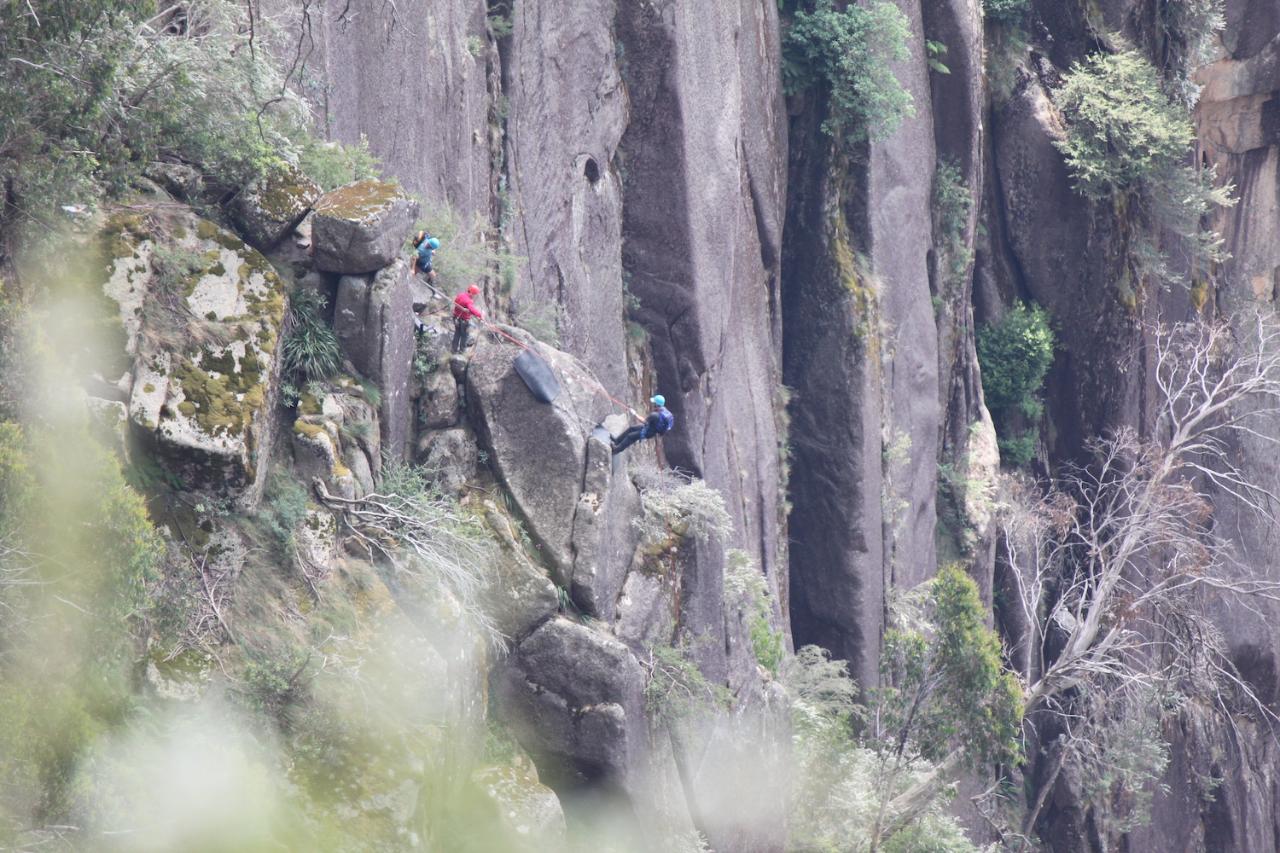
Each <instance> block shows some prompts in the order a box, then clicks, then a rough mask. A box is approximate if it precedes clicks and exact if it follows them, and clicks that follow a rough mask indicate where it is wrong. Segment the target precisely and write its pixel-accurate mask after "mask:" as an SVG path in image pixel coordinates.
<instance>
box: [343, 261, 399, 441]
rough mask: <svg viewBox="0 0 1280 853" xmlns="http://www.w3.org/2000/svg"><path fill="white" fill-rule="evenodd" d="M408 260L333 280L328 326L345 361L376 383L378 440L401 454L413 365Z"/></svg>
mask: <svg viewBox="0 0 1280 853" xmlns="http://www.w3.org/2000/svg"><path fill="white" fill-rule="evenodd" d="M408 276H409V265H408V262H406V261H405V260H404V259H399V260H397V261H395V262H394V263H393V264H392V265H391V266H389V267H387V268H386V269H383V270H382V271H380V272H379V273H378V274H377V275H373V276H368V275H361V276H356V275H346V276H343V277H342V278H341V279H339V281H338V298H337V304H336V305H335V307H334V315H333V330H334V332H335V333H336V334H337V336H338V342H339V343H340V344H341V345H342V350H343V352H344V353H346V355H347V357H348V358H349V359H351V363H352V364H353V365H355V368H356V369H357V370H359V371H360V373H361V374H363V375H364V376H365V378H367V379H369V380H371V381H372V382H373V383H374V384H375V385H377V386H378V390H379V391H380V392H381V395H382V399H381V401H380V404H379V410H380V411H379V414H380V417H381V422H380V425H381V429H382V446H383V447H384V448H385V449H386V450H387V452H388V453H390V454H391V455H392V456H393V457H396V458H401V457H403V456H405V454H406V451H407V448H408V444H409V432H410V428H411V426H412V422H413V407H412V402H411V400H410V399H409V390H410V389H409V379H410V376H411V375H412V370H413V353H414V342H413V306H412V302H411V299H410V295H409V287H408V280H407V279H408Z"/></svg>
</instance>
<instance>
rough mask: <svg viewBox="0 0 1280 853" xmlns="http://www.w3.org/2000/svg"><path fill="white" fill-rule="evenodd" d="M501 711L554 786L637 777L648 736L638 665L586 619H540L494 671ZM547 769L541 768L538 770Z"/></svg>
mask: <svg viewBox="0 0 1280 853" xmlns="http://www.w3.org/2000/svg"><path fill="white" fill-rule="evenodd" d="M496 679H497V680H496V684H495V690H496V691H497V694H498V698H499V700H500V702H501V705H500V707H501V708H502V714H503V716H504V718H505V719H506V720H507V722H508V724H509V725H510V726H511V727H512V728H513V729H514V730H515V731H516V732H517V734H518V735H519V738H520V742H521V743H522V744H523V745H524V746H525V747H526V748H527V749H529V751H530V752H531V753H533V754H534V756H535V758H538V759H540V764H539V766H540V767H543V768H545V767H554V768H555V770H554V771H553V772H552V773H551V774H547V775H548V781H549V783H550V784H551V785H552V787H553V788H559V787H561V786H566V787H567V786H571V785H572V784H574V780H577V781H579V782H581V781H585V780H588V779H591V780H607V781H609V782H611V783H612V784H614V785H617V786H620V787H622V788H623V789H626V788H627V787H628V786H631V785H635V784H638V783H639V781H640V780H639V779H638V778H637V771H638V769H639V768H640V767H641V760H642V754H643V751H644V750H645V748H646V745H647V740H648V734H647V732H648V724H647V722H646V720H645V714H644V684H645V678H644V671H643V670H642V669H641V668H640V664H639V663H638V662H637V661H636V659H635V658H634V657H633V656H632V655H631V653H630V652H629V651H628V650H627V647H626V646H624V645H623V644H622V643H620V642H618V641H617V640H615V639H613V638H611V637H608V636H606V635H605V634H603V633H601V632H599V631H595V630H592V629H591V628H588V627H586V626H584V625H580V624H577V623H575V622H570V621H569V620H567V619H563V618H557V619H552V620H551V621H549V622H546V623H544V624H543V625H542V627H540V628H539V629H538V630H537V631H535V632H534V633H533V634H531V635H530V636H529V637H528V638H527V639H526V640H525V641H524V642H522V643H521V644H520V645H519V646H518V647H517V648H516V649H515V650H514V651H513V652H512V654H511V657H510V658H508V660H507V661H506V662H505V663H504V664H503V665H502V667H501V669H500V670H499V672H498V674H497V676H496ZM545 773H546V771H545V770H544V774H545Z"/></svg>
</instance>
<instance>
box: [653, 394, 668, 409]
mask: <svg viewBox="0 0 1280 853" xmlns="http://www.w3.org/2000/svg"><path fill="white" fill-rule="evenodd" d="M649 402H650V403H653V404H654V405H655V406H665V405H666V404H667V398H666V397H664V396H662V395H661V394H654V395H653V396H652V397H650V398H649Z"/></svg>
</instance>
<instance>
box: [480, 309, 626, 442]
mask: <svg viewBox="0 0 1280 853" xmlns="http://www.w3.org/2000/svg"><path fill="white" fill-rule="evenodd" d="M477 319H479V320H480V322H481V323H483V324H484V327H485V328H486V329H488V330H489V331H491V332H496V333H497V334H499V335H502V337H504V338H506V339H507V340H509V341H511V343H513V344H515V345H516V346H518V347H520V349H522V350H524V351H525V352H533V350H532V349H530V348H529V347H528V345H526V344H525V343H524V342H523V341H520V340H517V339H516V338H513V337H512V336H511V335H508V334H507V333H506V332H504V331H502V330H501V329H499V328H498V327H497V326H495V325H494V324H492V323H490V322H489V321H488V320H486V319H484V318H483V317H480V318H477ZM533 354H534V355H538V354H537V353H536V352H534V353H533ZM538 357H539V358H541V357H542V356H538ZM593 393H596V394H603V395H604V396H606V397H608V398H609V399H610V400H612V401H613V402H614V403H616V404H617V405H619V406H621V407H622V408H624V409H626V410H627V411H628V412H630V413H631V417H633V418H635V419H636V420H638V421H639V422H640V423H644V418H642V417H640V415H639V414H637V413H636V410H635V409H633V408H631V407H630V406H628V405H627V404H626V403H624V402H622V401H621V400H619V399H618V398H617V397H615V396H613V395H612V394H610V393H609V392H608V391H606V390H604V388H603V387H601V388H600V390H598V391H593Z"/></svg>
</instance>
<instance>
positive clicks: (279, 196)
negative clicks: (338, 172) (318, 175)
mask: <svg viewBox="0 0 1280 853" xmlns="http://www.w3.org/2000/svg"><path fill="white" fill-rule="evenodd" d="M319 197H320V187H319V186H317V185H316V182H315V181H313V180H311V179H310V178H309V177H307V176H306V175H305V174H304V173H303V172H302V170H300V169H298V168H297V167H296V166H283V167H281V168H279V169H273V170H271V171H270V172H269V173H268V174H267V175H266V176H265V177H263V178H261V179H260V180H258V181H256V182H254V183H252V184H250V185H249V186H248V187H246V188H245V189H244V191H243V192H241V193H240V194H239V195H237V196H236V198H235V201H233V202H232V204H231V213H232V216H234V217H235V220H236V225H237V226H238V227H239V228H240V231H241V233H242V234H244V238H245V240H246V241H248V242H249V243H250V244H251V245H253V246H254V247H255V248H258V249H261V250H262V251H264V252H265V251H266V250H268V249H271V248H273V247H274V246H275V245H276V244H277V243H279V242H280V241H281V240H283V239H284V237H285V235H287V234H288V233H289V232H291V231H293V229H294V228H296V227H297V225H298V223H300V222H302V220H303V217H305V216H306V215H307V212H308V211H309V210H310V209H311V205H313V204H315V202H316V199H318V198H319Z"/></svg>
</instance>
